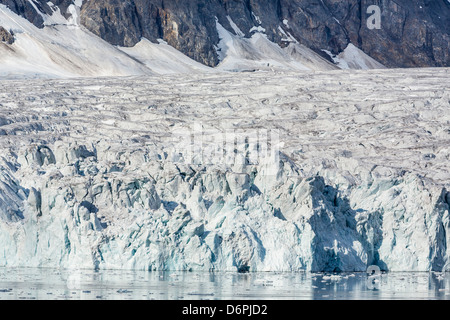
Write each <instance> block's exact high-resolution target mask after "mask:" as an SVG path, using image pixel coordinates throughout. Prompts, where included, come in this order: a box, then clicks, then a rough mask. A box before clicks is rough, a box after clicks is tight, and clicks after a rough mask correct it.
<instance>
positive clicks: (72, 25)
mask: <svg viewBox="0 0 450 320" xmlns="http://www.w3.org/2000/svg"><path fill="white" fill-rule="evenodd" d="M80 3H81V2H79V3H78V4H80ZM68 10H69V11H70V13H71V16H69V18H68V19H66V18H65V17H64V16H63V15H62V13H61V12H60V9H59V8H58V7H54V12H53V14H52V15H46V14H44V13H41V14H42V18H43V19H44V25H45V27H44V28H42V29H39V28H37V27H36V26H34V25H33V24H32V23H30V22H29V21H28V20H26V19H24V18H22V17H20V16H18V15H16V14H15V13H14V12H12V11H11V10H10V9H8V8H7V7H6V6H5V5H0V26H2V27H3V28H4V29H5V30H7V31H11V32H12V33H13V36H14V39H15V41H14V43H13V44H7V43H4V42H0V66H1V68H0V77H1V78H3V79H17V78H61V77H65V78H67V77H93V76H95V77H101V76H133V75H155V74H171V73H198V72H202V73H209V72H221V71H255V70H262V71H267V70H269V71H271V70H272V71H273V70H277V71H280V70H282V71H307V70H334V69H337V68H338V67H337V66H336V65H334V64H333V63H331V62H329V61H327V60H325V59H324V58H322V57H321V56H320V55H318V54H317V53H315V52H313V51H312V50H310V49H308V48H306V47H305V46H303V45H301V44H299V43H298V42H297V41H296V40H295V39H294V38H293V37H292V36H290V35H289V34H286V33H285V32H284V31H283V29H281V28H280V30H281V31H283V32H284V34H285V37H286V39H284V40H285V41H286V44H287V46H286V47H285V48H281V47H280V46H279V45H277V44H275V43H273V42H271V41H269V40H268V39H267V36H266V35H265V34H264V30H263V29H262V28H261V27H259V28H256V27H255V28H254V30H253V36H252V37H251V38H245V37H244V36H243V33H242V31H240V30H239V28H238V27H237V26H236V25H235V24H234V22H233V21H232V20H231V18H229V20H230V25H231V26H232V27H233V28H234V29H235V30H234V31H235V33H236V35H235V34H232V33H231V32H229V31H227V30H226V29H225V28H224V27H222V26H221V25H220V24H219V23H218V22H217V31H218V33H219V36H220V38H221V41H220V43H219V45H218V47H217V53H218V55H219V57H220V58H221V63H220V65H219V66H218V67H216V68H209V67H206V66H204V65H202V64H200V63H198V62H196V61H194V60H192V59H190V58H189V57H187V56H185V55H184V54H182V53H180V52H179V51H177V50H176V49H174V48H173V47H171V46H169V45H167V44H166V43H165V42H164V41H162V40H161V41H160V42H159V43H152V42H150V41H148V40H146V39H142V40H141V42H139V43H138V44H136V46H134V47H130V48H125V47H116V46H112V45H110V44H109V43H107V42H106V41H104V40H102V39H100V38H99V37H97V36H95V35H93V34H92V33H91V32H89V31H87V30H86V29H85V28H84V27H82V26H80V24H79V16H78V12H79V6H76V5H74V4H73V5H71V6H69V8H68ZM352 48H353V47H352ZM355 52H356V53H355ZM336 59H338V60H336V63H338V66H340V67H343V68H356V69H359V68H361V67H362V68H379V67H382V66H381V65H380V64H378V63H377V62H375V61H374V60H373V59H371V58H370V57H367V56H365V55H364V53H362V52H360V51H358V49H357V48H356V47H354V50H353V49H352V50H350V49H349V48H348V50H346V51H345V52H343V53H342V57H341V56H339V57H338V58H336ZM344 62H345V63H344Z"/></svg>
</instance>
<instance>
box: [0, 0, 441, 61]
mask: <svg viewBox="0 0 450 320" xmlns="http://www.w3.org/2000/svg"><path fill="white" fill-rule="evenodd" d="M0 3H2V4H6V5H7V6H8V7H9V8H10V9H11V10H13V11H14V12H16V13H18V14H20V15H22V16H24V17H26V18H27V19H28V20H29V21H31V22H33V23H34V24H35V25H36V26H39V27H42V26H43V19H42V16H41V14H40V13H41V12H43V13H46V14H51V13H52V12H53V11H54V10H58V9H59V10H60V12H61V13H62V14H63V15H66V16H67V15H70V13H69V12H68V10H67V8H69V6H70V5H71V4H72V1H70V0H52V1H51V2H47V1H43V0H39V1H24V0H0ZM51 3H53V4H54V6H52V5H51ZM74 3H76V4H77V5H79V6H80V5H81V13H80V21H81V24H82V25H84V26H85V27H86V28H87V29H89V30H90V31H92V32H93V33H94V34H96V35H98V36H100V37H101V38H103V39H105V40H107V41H108V42H109V43H111V44H114V45H120V46H134V45H135V44H136V43H138V42H139V41H140V40H141V38H147V39H149V40H150V41H153V42H156V40H157V39H163V40H165V41H166V42H167V43H168V44H170V45H171V46H173V47H175V48H176V49H178V50H180V51H181V52H183V53H184V54H186V55H187V56H189V57H191V58H193V59H194V60H196V61H198V62H201V63H203V64H206V65H208V66H216V65H217V64H218V63H219V56H218V53H217V45H218V43H219V41H220V38H219V34H218V32H217V22H218V23H220V25H222V26H223V27H224V28H225V29H227V30H228V31H230V32H232V33H234V34H237V33H239V34H240V35H241V36H243V37H250V36H251V35H252V34H253V33H255V32H261V33H264V34H265V35H266V36H267V37H268V39H269V40H271V41H273V42H275V43H277V44H279V45H280V46H286V45H287V44H289V42H292V41H298V42H299V43H301V44H303V45H305V46H307V47H309V48H311V49H313V50H314V51H316V52H318V53H320V54H322V55H323V56H325V57H327V58H330V57H329V56H328V55H327V54H325V53H324V50H325V51H326V52H329V54H330V55H331V56H333V55H337V54H338V53H340V52H342V51H343V50H344V49H345V48H346V47H347V46H348V45H349V43H352V44H354V45H355V46H357V47H358V48H360V49H361V50H363V51H364V52H365V53H367V54H368V55H369V56H371V57H373V58H375V59H376V60H378V61H379V62H381V63H382V64H384V65H385V66H387V67H442V66H449V65H450V56H449V47H448V43H450V27H449V23H448V21H450V3H449V2H448V1H447V0H417V1H409V0H396V1H392V0H193V1H183V0H128V1H119V0H101V1H100V0H90V1H84V2H82V1H74ZM371 5H376V6H378V7H379V9H380V21H379V22H380V28H379V29H378V28H375V29H371V28H369V27H368V25H367V23H368V21H369V19H371V18H372V17H373V12H372V11H370V10H368V9H369V7H370V6H371ZM369 22H370V21H369Z"/></svg>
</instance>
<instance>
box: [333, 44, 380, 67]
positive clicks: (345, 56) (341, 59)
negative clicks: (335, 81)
mask: <svg viewBox="0 0 450 320" xmlns="http://www.w3.org/2000/svg"><path fill="white" fill-rule="evenodd" d="M325 52H326V53H327V54H328V55H329V56H330V57H331V59H333V61H334V63H336V65H337V66H338V67H339V68H341V69H356V70H359V69H362V70H368V69H384V68H385V66H383V65H382V64H381V63H379V62H378V61H376V60H375V59H373V58H371V57H369V56H368V55H367V54H365V53H364V52H363V51H362V50H360V49H358V48H357V47H355V46H354V45H353V44H351V43H350V44H349V45H348V46H347V48H345V50H344V51H342V52H341V53H340V54H338V55H337V56H334V55H333V54H332V53H331V52H328V51H326V50H325Z"/></svg>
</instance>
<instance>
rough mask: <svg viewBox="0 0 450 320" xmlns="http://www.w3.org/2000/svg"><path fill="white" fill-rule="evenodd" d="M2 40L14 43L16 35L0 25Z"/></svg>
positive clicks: (0, 40) (0, 37)
mask: <svg viewBox="0 0 450 320" xmlns="http://www.w3.org/2000/svg"><path fill="white" fill-rule="evenodd" d="M0 42H6V43H7V44H13V43H14V36H13V35H12V34H11V33H10V32H9V31H8V30H6V29H5V28H3V27H2V26H0Z"/></svg>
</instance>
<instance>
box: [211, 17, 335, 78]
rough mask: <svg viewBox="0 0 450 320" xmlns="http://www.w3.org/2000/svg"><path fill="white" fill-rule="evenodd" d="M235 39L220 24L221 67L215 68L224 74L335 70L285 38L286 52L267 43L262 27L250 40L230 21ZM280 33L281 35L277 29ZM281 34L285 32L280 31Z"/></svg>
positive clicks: (255, 28) (218, 50)
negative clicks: (236, 72)
mask: <svg viewBox="0 0 450 320" xmlns="http://www.w3.org/2000/svg"><path fill="white" fill-rule="evenodd" d="M228 19H229V21H230V24H231V26H232V27H233V28H234V31H235V33H236V35H234V34H232V33H231V32H229V31H227V30H226V29H225V28H224V27H223V26H222V25H221V24H220V23H219V22H216V24H217V31H218V33H219V37H220V42H219V45H218V48H217V53H218V54H219V57H220V60H221V63H220V64H219V66H218V67H217V69H219V70H224V71H246V70H247V71H248V70H285V71H305V70H334V69H337V67H336V66H335V65H333V64H332V63H330V62H329V61H327V60H325V59H324V58H322V57H321V56H319V55H318V54H317V53H315V52H313V51H312V50H310V49H308V48H306V47H305V46H302V45H301V44H299V43H298V42H297V41H296V40H295V39H294V38H293V37H292V36H290V35H287V34H286V39H285V41H286V42H287V43H289V45H288V46H287V47H286V48H281V47H280V46H279V45H277V44H275V43H273V42H271V41H269V40H268V39H267V36H266V35H265V34H264V31H265V30H264V29H263V28H262V27H259V28H257V27H254V28H252V29H253V30H252V31H253V35H252V37H251V38H245V37H244V36H243V34H244V33H243V32H242V31H241V30H239V28H238V27H237V26H236V24H234V22H233V21H232V20H231V18H229V17H228ZM280 30H281V31H283V30H282V29H281V28H280ZM283 32H284V31H283Z"/></svg>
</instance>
